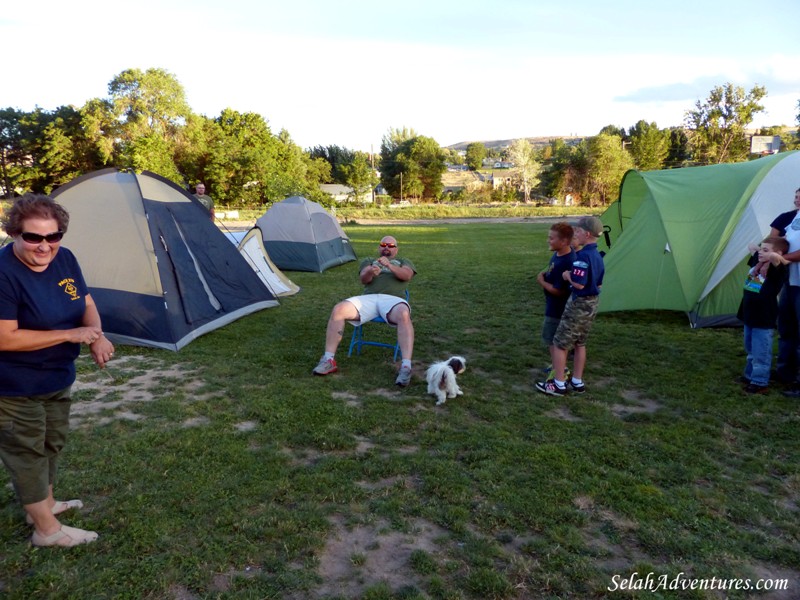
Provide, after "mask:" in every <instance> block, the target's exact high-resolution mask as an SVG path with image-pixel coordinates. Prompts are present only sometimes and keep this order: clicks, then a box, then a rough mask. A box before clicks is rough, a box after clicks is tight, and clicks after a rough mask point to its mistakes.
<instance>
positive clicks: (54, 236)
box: [20, 231, 64, 244]
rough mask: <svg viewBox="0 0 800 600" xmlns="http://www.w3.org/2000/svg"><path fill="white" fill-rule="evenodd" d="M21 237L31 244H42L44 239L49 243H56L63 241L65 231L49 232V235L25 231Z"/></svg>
mask: <svg viewBox="0 0 800 600" xmlns="http://www.w3.org/2000/svg"><path fill="white" fill-rule="evenodd" d="M20 237H21V238H22V239H23V240H24V241H26V242H28V243H29V244H41V243H42V242H44V241H46V242H47V243H48V244H55V243H56V242H60V241H61V238H63V237H64V232H63V231H56V232H54V233H48V234H47V235H41V234H38V233H30V232H29V231H23V232H22V234H21V235H20Z"/></svg>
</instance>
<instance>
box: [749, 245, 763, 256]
mask: <svg viewBox="0 0 800 600" xmlns="http://www.w3.org/2000/svg"><path fill="white" fill-rule="evenodd" d="M760 250H761V248H759V247H758V246H756V245H755V244H747V251H748V252H750V254H755V253H756V252H758V251H760Z"/></svg>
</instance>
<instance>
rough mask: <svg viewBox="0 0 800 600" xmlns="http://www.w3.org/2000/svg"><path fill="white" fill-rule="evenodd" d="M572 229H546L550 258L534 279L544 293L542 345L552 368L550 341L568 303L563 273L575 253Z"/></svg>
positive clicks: (557, 225) (562, 225) (567, 226)
mask: <svg viewBox="0 0 800 600" xmlns="http://www.w3.org/2000/svg"><path fill="white" fill-rule="evenodd" d="M573 233H574V232H573V230H572V226H571V225H570V224H569V223H565V222H561V223H555V224H554V225H553V226H552V227H550V232H549V234H548V235H547V243H548V245H549V246H550V250H552V251H553V256H551V257H550V262H549V263H548V265H547V268H546V269H545V270H543V271H540V272H539V274H538V275H537V276H536V281H537V283H538V284H539V285H540V286H542V289H543V290H544V302H545V304H544V323H543V324H542V341H543V342H544V344H545V346H547V348H548V350H549V352H550V364H551V367H550V368H549V369H548V370H551V369H552V364H553V349H554V346H553V337H554V336H555V334H556V329H558V324H559V323H560V322H561V315H562V314H563V313H564V307H565V306H566V305H567V300H569V294H570V288H569V282H567V281H566V280H565V279H564V271H570V270H572V263H574V262H575V252H574V251H573V250H572V247H571V246H570V244H571V243H572V236H573Z"/></svg>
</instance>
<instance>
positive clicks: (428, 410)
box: [0, 223, 800, 600]
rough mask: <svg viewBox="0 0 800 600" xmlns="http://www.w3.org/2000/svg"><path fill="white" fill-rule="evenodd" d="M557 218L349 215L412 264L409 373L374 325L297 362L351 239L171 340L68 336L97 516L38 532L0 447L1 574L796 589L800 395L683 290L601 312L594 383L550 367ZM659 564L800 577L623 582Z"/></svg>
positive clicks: (327, 592) (181, 586) (463, 590)
mask: <svg viewBox="0 0 800 600" xmlns="http://www.w3.org/2000/svg"><path fill="white" fill-rule="evenodd" d="M546 227H547V226H546V225H541V224H531V223H514V224H490V223H485V224H468V225H429V226H422V225H397V226H392V227H391V228H387V227H374V226H350V227H347V228H346V230H347V232H348V234H349V235H350V236H351V238H352V241H353V244H354V246H355V249H356V252H357V253H358V255H359V256H362V257H363V256H367V255H369V254H371V253H372V252H373V251H374V249H375V246H376V242H377V241H378V240H379V238H380V236H381V235H383V234H385V233H392V234H394V235H396V237H397V238H398V241H399V243H400V248H401V254H402V255H405V256H408V257H409V258H411V259H412V260H413V261H414V262H415V264H416V266H417V269H418V272H419V275H418V276H417V277H416V278H415V280H414V281H413V282H412V286H411V300H412V305H413V309H414V321H415V327H416V333H417V340H416V348H415V355H414V368H415V373H416V379H415V381H414V382H413V383H412V385H411V386H410V387H408V388H406V389H400V388H397V387H395V386H394V385H393V381H394V377H395V372H396V365H394V364H393V363H392V361H391V353H390V352H389V351H387V350H384V349H378V348H367V349H365V350H364V353H363V354H362V355H361V356H358V357H355V356H354V357H352V358H348V357H347V355H346V354H347V352H346V348H344V350H343V351H342V350H341V349H340V352H339V354H338V355H337V359H338V362H339V367H340V372H339V373H337V374H335V375H333V376H329V377H324V378H315V377H312V376H311V375H310V371H311V368H312V367H313V366H314V365H315V364H316V361H317V359H318V358H319V356H320V354H321V351H322V345H323V336H324V328H325V323H326V320H327V315H328V312H329V310H330V308H331V306H332V305H333V304H334V303H335V302H336V301H337V300H339V299H341V298H344V297H346V296H347V295H350V294H352V293H354V292H356V291H357V290H358V288H359V286H358V284H357V275H356V271H357V266H356V265H355V263H350V264H348V265H344V266H341V267H337V268H335V269H331V270H329V271H327V272H325V273H322V274H314V273H288V275H289V276H290V277H291V278H292V280H293V281H294V282H295V283H297V284H299V285H300V286H301V287H302V290H301V292H300V293H299V294H297V295H296V296H294V297H291V298H287V299H284V300H282V303H281V306H280V307H278V308H274V309H270V310H266V311H262V312H260V313H257V314H254V315H251V316H249V317H246V318H244V319H240V320H239V321H236V322H235V323H232V324H230V325H228V326H227V327H225V328H223V329H221V330H217V331H215V332H213V333H211V334H208V335H206V336H204V337H202V338H200V339H198V340H196V341H194V342H193V343H191V344H190V345H189V346H187V347H186V348H185V349H183V350H181V352H179V353H169V352H164V351H153V350H144V349H140V348H133V347H120V348H118V351H117V358H115V360H114V363H113V366H111V367H109V368H108V369H107V370H106V371H103V372H99V371H97V370H96V369H94V368H93V366H92V364H91V363H90V360H89V359H88V358H87V357H86V355H85V354H84V355H82V357H81V359H80V360H79V381H78V384H77V385H76V391H75V394H74V400H75V404H74V407H73V421H72V425H73V432H72V434H71V438H70V441H69V444H68V448H67V451H66V453H65V456H64V460H63V463H62V470H61V473H60V482H59V485H58V491H59V496H60V497H63V498H78V497H79V498H82V499H83V501H84V503H85V505H86V507H85V508H84V509H83V510H81V511H79V512H76V513H74V514H71V515H69V516H68V517H65V518H64V519H63V521H64V522H65V523H67V524H70V525H74V526H78V527H83V528H89V529H94V530H96V531H98V532H99V533H100V536H101V537H100V540H99V541H98V542H96V543H95V544H91V545H88V546H85V547H79V548H75V549H70V550H54V549H34V548H32V547H31V546H30V545H29V544H28V538H29V536H30V533H31V531H30V528H29V527H28V526H26V525H25V523H24V521H23V519H22V515H21V510H20V509H19V507H18V505H17V504H16V501H15V499H14V496H13V493H12V491H11V489H10V488H9V487H8V486H7V485H5V484H6V483H7V481H8V479H7V476H6V474H5V472H3V473H2V475H0V483H2V485H1V486H0V490H2V491H1V492H0V493H1V494H2V503H1V504H0V506H2V508H0V596H2V597H4V598H9V599H15V600H16V599H19V600H23V599H24V600H28V599H31V598H65V599H66V598H70V599H76V600H78V599H80V600H86V599H94V598H114V599H116V598H130V599H142V598H145V599H161V598H167V599H175V600H188V599H195V598H197V599H200V598H202V599H205V598H235V599H239V598H245V599H265V598H276V599H289V600H300V599H305V598H328V599H334V598H336V599H352V598H359V599H365V600H383V599H386V600H388V599H414V600H417V599H426V598H431V599H453V600H455V599H465V600H466V599H489V598H503V599H505V598H507V599H527V598H530V599H539V598H580V599H595V598H640V599H643V598H648V599H651V598H652V599H660V598H708V599H718V598H726V597H727V598H732V599H740V598H759V599H770V600H775V599H779V598H780V599H789V598H798V597H800V581H799V578H800V541H799V540H800V519H798V511H799V510H800V508H799V507H800V500H798V498H800V466H799V465H800V444H798V441H799V440H800V434H798V430H799V428H798V425H799V424H800V417H799V416H798V415H800V410H798V408H800V407H799V405H798V402H797V401H796V400H789V399H787V398H784V397H783V396H781V395H780V394H779V393H778V391H777V390H776V391H773V392H771V393H770V394H768V395H765V396H756V397H749V396H746V395H745V394H744V393H742V391H741V389H740V386H739V385H738V384H737V383H735V378H736V377H737V376H738V375H739V373H740V371H741V369H742V366H743V361H744V356H743V351H742V350H741V339H740V338H741V331H740V330H737V329H719V330H710V329H709V330H698V331H692V330H690V329H689V327H688V325H687V320H686V319H685V317H684V316H682V315H680V314H673V313H624V314H612V315H607V314H606V315H601V316H600V317H599V318H598V320H597V323H596V325H595V329H594V331H593V334H592V337H591V339H590V343H589V349H588V355H589V365H588V369H587V373H586V384H587V389H588V391H587V393H586V394H585V395H583V396H568V397H566V398H552V397H548V396H542V395H540V394H537V393H536V392H535V391H534V390H533V382H534V381H535V380H536V378H537V377H538V375H539V371H540V368H541V367H543V366H544V365H545V364H546V362H547V359H546V351H545V350H544V349H543V348H542V347H541V346H540V343H539V328H540V324H541V319H542V310H543V300H542V294H541V291H540V290H539V289H538V287H537V286H536V283H535V278H534V276H535V272H536V271H537V269H540V268H542V267H543V266H544V265H545V264H546V262H547V259H548V252H547V249H546V243H545V236H546ZM349 333H350V329H349V328H348V331H347V335H348V339H349ZM391 333H392V332H391V331H390V330H389V329H388V328H386V327H383V328H381V327H375V328H374V329H373V330H372V334H373V336H375V337H381V336H385V337H386V338H387V339H391ZM450 354H462V355H464V356H466V357H467V360H468V365H467V371H466V372H465V373H464V374H463V375H462V376H461V377H460V379H459V384H460V385H461V387H462V388H463V389H464V391H465V395H464V396H463V397H460V398H458V399H455V400H449V401H448V402H447V403H446V404H445V405H444V406H441V407H435V406H434V400H433V398H431V397H429V396H426V394H425V391H426V389H425V384H424V381H423V379H422V375H423V373H424V369H425V367H426V365H427V364H429V363H430V362H431V361H434V360H439V359H443V358H445V357H447V356H448V355H450ZM650 573H652V576H651V577H652V578H653V579H654V580H655V581H661V582H662V583H670V584H672V585H675V583H674V582H676V581H677V582H678V584H680V585H686V586H688V585H690V584H694V585H697V586H700V585H704V586H709V585H712V584H714V583H713V582H714V581H716V582H717V583H716V585H719V580H721V579H722V580H726V581H727V580H745V579H749V580H750V582H751V584H752V585H755V583H756V581H757V580H760V579H765V580H771V584H772V585H780V583H778V582H776V581H774V580H776V579H780V580H787V581H788V585H789V590H788V591H772V592H754V591H744V590H741V589H740V590H736V589H728V590H726V591H724V592H720V591H710V590H708V589H706V590H703V589H695V590H693V591H692V590H683V591H673V590H669V589H660V590H658V591H657V592H652V591H648V590H643V589H639V590H634V591H627V590H625V591H623V587H624V586H629V585H630V583H629V582H632V581H638V583H634V585H638V586H639V587H641V586H642V581H641V580H638V579H636V578H638V577H642V578H644V577H645V576H646V575H647V574H650ZM634 574H638V575H634ZM681 574H682V575H681ZM632 577H633V578H634V579H631V578H632ZM712 578H716V579H715V580H712ZM726 585H733V583H731V584H726ZM740 585H743V584H740Z"/></svg>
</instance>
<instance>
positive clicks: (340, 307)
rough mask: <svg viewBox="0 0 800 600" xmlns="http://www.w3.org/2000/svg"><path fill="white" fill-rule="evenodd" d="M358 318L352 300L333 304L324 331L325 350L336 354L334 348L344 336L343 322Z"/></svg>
mask: <svg viewBox="0 0 800 600" xmlns="http://www.w3.org/2000/svg"><path fill="white" fill-rule="evenodd" d="M358 319H359V315H358V310H357V309H356V307H355V305H354V304H353V303H352V302H349V301H347V300H342V301H341V302H339V304H337V305H336V306H334V307H333V310H332V311H331V316H330V318H329V319H328V328H327V330H326V331H325V352H330V353H331V354H336V349H337V348H338V347H339V343H340V342H341V341H342V337H343V336H344V324H345V323H346V322H347V321H357V320H358Z"/></svg>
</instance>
